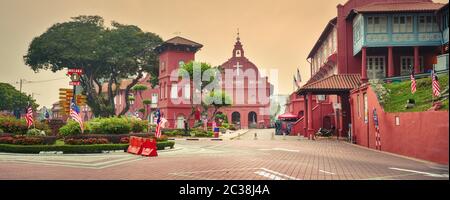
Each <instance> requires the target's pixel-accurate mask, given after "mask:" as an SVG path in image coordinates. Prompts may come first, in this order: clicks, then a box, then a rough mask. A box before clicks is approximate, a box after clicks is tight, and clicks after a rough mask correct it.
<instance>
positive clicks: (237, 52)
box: [233, 29, 244, 58]
mask: <svg viewBox="0 0 450 200" xmlns="http://www.w3.org/2000/svg"><path fill="white" fill-rule="evenodd" d="M240 57H244V49H243V48H242V44H241V38H240V37H239V29H238V32H237V38H236V43H235V44H234V49H233V58H240Z"/></svg>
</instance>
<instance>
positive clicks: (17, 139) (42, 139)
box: [0, 133, 57, 145]
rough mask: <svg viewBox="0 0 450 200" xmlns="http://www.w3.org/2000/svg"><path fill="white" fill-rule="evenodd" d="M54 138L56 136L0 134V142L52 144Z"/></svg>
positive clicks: (54, 141) (54, 140)
mask: <svg viewBox="0 0 450 200" xmlns="http://www.w3.org/2000/svg"><path fill="white" fill-rule="evenodd" d="M56 139H57V138H56V136H20V135H13V134H8V133H2V134H0V144H16V145H25V144H28V145H53V144H55V143H56Z"/></svg>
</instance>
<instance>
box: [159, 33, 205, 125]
mask: <svg viewBox="0 0 450 200" xmlns="http://www.w3.org/2000/svg"><path fill="white" fill-rule="evenodd" d="M202 47H203V45H201V44H199V43H196V42H193V41H191V40H188V39H186V38H182V37H179V36H177V37H174V38H172V39H170V40H167V41H165V42H164V43H162V44H161V45H160V46H158V47H156V49H155V52H156V53H157V54H158V55H159V76H158V81H159V84H158V85H159V94H158V108H159V109H161V114H162V115H163V117H164V118H166V119H167V120H168V121H169V124H170V126H173V125H175V124H176V121H175V120H176V118H177V116H178V115H180V114H183V115H184V116H187V115H188V114H189V113H190V111H191V109H190V105H175V104H173V103H172V101H171V100H172V99H177V98H182V97H179V95H178V96H172V95H175V94H176V93H174V92H173V91H177V90H178V89H179V88H178V82H175V81H174V82H172V81H171V80H170V78H171V77H170V76H171V73H172V72H173V71H174V70H177V69H179V68H180V66H181V65H183V64H184V63H188V62H190V61H194V60H195V53H196V52H197V51H199V50H200V49H201V48H202ZM172 85H173V87H172ZM191 94H192V93H191Z"/></svg>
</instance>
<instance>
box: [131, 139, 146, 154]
mask: <svg viewBox="0 0 450 200" xmlns="http://www.w3.org/2000/svg"><path fill="white" fill-rule="evenodd" d="M142 143H143V142H142V138H140V137H134V136H131V137H130V146H128V153H132V154H136V155H140V154H141V152H142Z"/></svg>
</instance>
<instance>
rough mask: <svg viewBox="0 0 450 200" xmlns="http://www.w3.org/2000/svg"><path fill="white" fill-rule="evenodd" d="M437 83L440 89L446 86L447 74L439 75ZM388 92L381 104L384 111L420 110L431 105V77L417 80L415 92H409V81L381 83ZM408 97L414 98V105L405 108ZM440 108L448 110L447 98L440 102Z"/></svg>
mask: <svg viewBox="0 0 450 200" xmlns="http://www.w3.org/2000/svg"><path fill="white" fill-rule="evenodd" d="M439 85H440V87H441V91H443V90H444V89H445V88H446V87H447V86H448V75H442V76H439ZM383 86H384V87H385V88H386V89H388V90H389V91H390V92H389V94H388V95H387V96H385V98H386V101H385V104H384V105H383V107H384V110H385V111H386V112H422V111H426V110H428V109H430V108H431V107H432V98H433V96H432V95H433V94H432V88H431V78H430V77H428V78H423V79H419V80H417V92H416V93H415V94H414V95H413V94H411V81H410V80H408V81H403V82H397V83H388V84H383ZM408 99H414V100H415V101H416V106H415V107H414V108H412V109H406V108H405V105H406V102H407V101H408ZM442 104H443V107H442V108H441V110H448V100H445V101H443V102H442Z"/></svg>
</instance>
